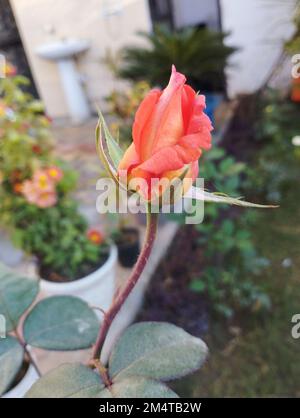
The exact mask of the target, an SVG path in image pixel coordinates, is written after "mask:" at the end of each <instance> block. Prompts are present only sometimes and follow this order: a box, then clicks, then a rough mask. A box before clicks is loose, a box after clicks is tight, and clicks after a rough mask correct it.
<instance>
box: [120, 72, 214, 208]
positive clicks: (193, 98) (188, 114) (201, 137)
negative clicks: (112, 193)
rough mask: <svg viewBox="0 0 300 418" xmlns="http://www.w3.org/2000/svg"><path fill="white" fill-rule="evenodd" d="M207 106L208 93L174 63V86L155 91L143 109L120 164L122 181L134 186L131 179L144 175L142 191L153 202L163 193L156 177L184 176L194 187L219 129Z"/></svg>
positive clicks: (138, 113) (171, 84) (149, 96)
mask: <svg viewBox="0 0 300 418" xmlns="http://www.w3.org/2000/svg"><path fill="white" fill-rule="evenodd" d="M204 109H205V97H204V96H202V95H198V94H197V93H196V92H195V91H194V90H193V89H192V88H191V87H190V86H188V85H187V84H186V78H185V76H184V75H183V74H180V73H178V72H177V71H176V68H175V67H174V66H173V68H172V74H171V78H170V82H169V84H168V86H167V87H166V88H165V89H164V90H163V91H160V90H158V89H155V90H152V91H151V92H150V93H149V94H148V95H147V96H146V98H145V99H144V100H143V101H142V103H141V105H140V107H139V109H138V110H137V113H136V115H135V121H134V125H133V132H132V136H133V143H132V144H131V145H130V147H129V148H128V149H127V151H126V152H125V154H124V156H123V158H122V160H121V162H120V164H119V167H118V170H119V178H120V181H121V182H125V181H126V182H127V186H128V183H129V182H131V180H135V179H138V178H139V179H143V180H144V181H143V182H142V186H139V187H138V191H139V193H140V194H141V195H142V196H143V198H144V199H145V200H148V201H151V200H152V198H153V195H154V194H155V195H156V196H157V193H159V194H162V193H163V190H160V189H159V190H158V189H157V190H152V185H153V181H152V180H153V179H155V181H157V179H158V180H160V179H167V180H169V181H172V180H173V179H176V178H180V177H181V176H183V177H184V179H189V180H190V181H188V182H187V184H188V185H189V186H188V188H189V187H190V186H191V185H192V183H193V181H194V180H195V179H196V177H197V175H198V159H199V158H200V156H201V154H202V150H203V149H204V150H209V149H210V147H211V131H212V129H213V128H212V124H211V121H210V119H209V118H208V116H207V115H206V114H205V113H204ZM125 179H126V180H125ZM143 185H144V186H143ZM136 190H137V189H136ZM185 191H186V190H185Z"/></svg>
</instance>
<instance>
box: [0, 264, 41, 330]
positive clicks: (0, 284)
mask: <svg viewBox="0 0 300 418" xmlns="http://www.w3.org/2000/svg"><path fill="white" fill-rule="evenodd" d="M38 291H39V284H38V280H37V279H33V278H28V277H25V276H21V275H19V274H16V273H14V272H13V271H12V270H10V269H8V268H7V267H5V266H4V265H3V264H1V263H0V313H1V315H4V317H5V319H6V330H7V331H8V332H9V331H12V330H13V329H15V328H16V326H17V325H18V321H19V319H20V317H21V316H22V315H23V313H24V312H25V311H26V309H27V308H29V306H30V305H31V304H32V302H33V301H34V299H35V298H36V296H37V294H38Z"/></svg>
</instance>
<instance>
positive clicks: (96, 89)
mask: <svg viewBox="0 0 300 418" xmlns="http://www.w3.org/2000/svg"><path fill="white" fill-rule="evenodd" d="M10 1H11V4H12V6H13V10H14V14H15V17H16V20H17V24H18V27H19V31H20V34H21V37H22V40H23V45H24V48H25V50H26V53H27V57H28V59H29V62H30V66H31V69H32V72H33V76H34V79H35V82H36V85H37V88H38V90H39V93H40V96H41V98H42V99H43V101H44V103H45V106H46V109H47V112H48V114H49V115H50V116H51V117H53V118H57V117H65V116H67V106H66V102H65V99H64V95H63V92H62V88H61V84H60V78H59V74H58V70H57V66H56V64H55V63H51V62H47V61H44V60H42V59H41V58H39V57H37V56H36V54H35V50H36V48H37V47H38V46H40V45H41V44H43V43H46V42H50V41H51V40H55V39H56V40H57V39H60V38H63V37H72V38H74V37H75V38H83V39H87V40H89V41H90V42H91V48H90V50H89V51H88V52H87V53H85V55H84V56H82V57H81V58H80V59H79V60H78V67H79V69H80V72H81V73H82V74H83V75H84V76H85V77H86V91H87V95H88V98H89V100H90V102H91V103H92V105H93V106H94V105H95V104H98V105H101V99H102V98H103V97H104V96H105V95H106V94H108V93H109V92H110V90H111V89H112V88H113V87H114V85H115V81H114V80H113V77H112V76H111V74H110V73H109V71H108V70H107V69H106V67H105V66H104V65H103V64H102V63H101V58H103V56H104V54H105V51H106V50H107V48H110V49H111V50H112V51H114V50H117V49H119V48H121V47H122V46H123V45H127V44H133V43H136V42H138V40H137V38H136V36H135V32H136V31H137V30H149V29H150V27H151V21H150V17H149V10H148V1H147V0H121V1H120V0H118V1H116V0H10ZM120 4H121V5H123V7H122V9H121V10H120V12H119V13H117V14H115V15H113V14H108V15H107V13H105V12H106V11H108V12H109V9H106V5H108V6H110V7H111V6H112V5H117V6H118V5H120ZM51 28H53V29H54V30H55V33H54V34H53V33H50V32H51V30H50V29H51Z"/></svg>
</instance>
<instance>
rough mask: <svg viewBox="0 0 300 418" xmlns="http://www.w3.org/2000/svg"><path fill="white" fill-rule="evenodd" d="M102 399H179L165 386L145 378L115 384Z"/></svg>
mask: <svg viewBox="0 0 300 418" xmlns="http://www.w3.org/2000/svg"><path fill="white" fill-rule="evenodd" d="M100 397H102V398H109V397H111V398H178V395H177V394H176V393H175V392H173V391H172V390H171V389H169V388H168V387H167V386H166V385H165V384H163V383H161V382H159V381H157V380H153V379H147V378H145V377H140V376H133V377H128V378H125V379H121V380H120V381H117V382H115V383H113V385H112V386H111V387H110V389H109V390H108V389H105V390H104V391H103V392H102V393H101V395H100Z"/></svg>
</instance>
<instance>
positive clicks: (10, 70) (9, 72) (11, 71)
mask: <svg viewBox="0 0 300 418" xmlns="http://www.w3.org/2000/svg"><path fill="white" fill-rule="evenodd" d="M4 71H5V76H6V77H13V76H15V75H16V74H17V68H16V67H15V66H14V65H12V64H9V63H7V64H6V65H5V69H4Z"/></svg>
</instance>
